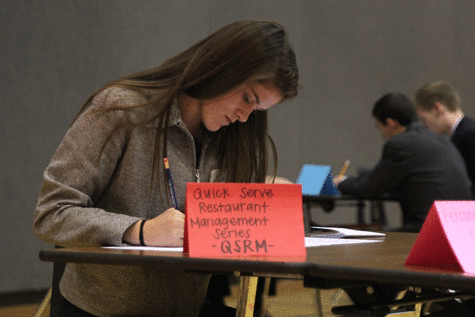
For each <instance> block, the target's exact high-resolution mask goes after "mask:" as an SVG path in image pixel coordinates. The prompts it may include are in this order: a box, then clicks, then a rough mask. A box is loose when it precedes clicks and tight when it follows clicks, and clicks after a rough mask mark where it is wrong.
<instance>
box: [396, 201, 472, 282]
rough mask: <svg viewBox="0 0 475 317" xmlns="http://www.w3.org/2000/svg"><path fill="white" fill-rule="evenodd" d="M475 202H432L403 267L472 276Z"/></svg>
mask: <svg viewBox="0 0 475 317" xmlns="http://www.w3.org/2000/svg"><path fill="white" fill-rule="evenodd" d="M474 248H475V201H435V202H434V204H433V205H432V207H431V209H430V211H429V214H428V215H427V218H426V220H425V221H424V224H423V226H422V229H421V231H420V232H419V235H418V236H417V238H416V241H415V242H414V245H413V246H412V249H411V252H410V253H409V256H408V257H407V259H406V263H405V264H406V265H413V266H422V267H431V268H437V269H442V270H447V271H455V272H466V273H475V252H474Z"/></svg>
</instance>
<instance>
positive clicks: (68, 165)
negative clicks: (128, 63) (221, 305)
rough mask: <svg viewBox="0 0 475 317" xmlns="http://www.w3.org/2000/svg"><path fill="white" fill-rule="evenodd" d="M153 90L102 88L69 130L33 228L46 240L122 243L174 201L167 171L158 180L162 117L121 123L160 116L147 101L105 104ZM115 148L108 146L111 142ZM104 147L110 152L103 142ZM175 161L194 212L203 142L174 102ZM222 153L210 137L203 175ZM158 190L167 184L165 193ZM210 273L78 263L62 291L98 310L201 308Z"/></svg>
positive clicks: (174, 312)
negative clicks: (190, 190) (198, 145)
mask: <svg viewBox="0 0 475 317" xmlns="http://www.w3.org/2000/svg"><path fill="white" fill-rule="evenodd" d="M144 98H145V97H143V96H141V95H139V94H138V93H136V92H132V91H129V90H125V89H121V88H109V89H107V90H106V91H104V92H102V93H100V94H99V95H98V96H96V97H95V98H94V100H93V102H92V104H91V105H90V107H89V108H88V109H87V111H86V112H84V113H83V114H81V115H80V116H79V117H78V119H77V120H76V121H75V122H74V124H73V125H72V126H71V127H70V129H69V130H68V131H67V133H66V135H65V137H64V139H63V141H62V142H61V144H60V145H59V147H58V149H57V151H56V153H55V154H54V156H53V158H52V160H51V162H50V164H49V166H48V167H47V169H46V171H45V173H44V179H43V185H42V187H41V191H40V195H39V200H38V205H37V207H36V211H35V214H34V226H33V229H34V231H35V233H36V235H37V236H38V237H39V238H41V239H43V240H44V241H46V242H48V243H51V244H53V245H60V246H68V247H71V246H107V245H120V244H121V243H122V236H123V234H124V232H125V231H126V229H127V228H128V227H129V226H131V225H132V224H133V223H135V222H136V221H138V220H140V219H150V218H154V217H155V216H157V215H159V214H161V213H163V212H164V211H166V210H167V209H168V208H170V207H171V206H170V205H169V204H168V200H167V199H166V197H167V195H168V193H167V187H165V186H163V185H161V186H158V185H157V183H158V182H161V181H162V179H163V177H162V174H161V173H163V170H162V169H161V168H160V169H159V170H158V171H157V172H156V173H157V175H155V176H156V177H155V178H154V184H153V186H152V187H151V183H150V181H151V172H152V161H153V155H154V148H155V133H156V127H157V125H158V123H157V120H155V121H153V122H151V123H149V124H147V125H146V126H142V127H139V128H133V129H119V130H118V131H116V132H115V133H113V134H112V137H111V138H110V139H109V140H107V137H108V136H109V135H110V133H111V131H113V129H114V128H115V127H118V126H119V125H121V124H127V123H131V122H132V123H133V122H138V121H141V120H143V119H145V118H147V116H149V115H150V111H147V110H146V109H144V108H143V107H141V108H135V109H134V110H131V111H124V110H113V111H96V110H101V109H105V108H107V107H111V106H114V105H117V106H128V105H136V104H138V103H141V102H143V101H144V100H145V99H144ZM104 144H106V146H105V147H104V149H103V145H104ZM102 149H103V152H102V155H101V150H102ZM167 156H168V160H169V162H170V169H171V171H172V174H173V177H174V182H175V186H176V194H177V200H178V204H179V209H180V210H184V204H185V191H186V183H188V182H196V181H197V172H198V171H197V169H196V164H195V162H196V158H195V144H194V140H193V137H192V136H191V134H190V132H189V131H188V130H187V129H186V127H185V124H184V123H183V121H182V118H181V113H180V111H179V109H178V107H177V106H176V104H175V105H174V108H173V111H172V116H171V122H170V129H169V137H168V154H167ZM216 162H217V154H216V151H215V149H213V147H212V145H210V144H207V142H206V141H205V142H203V149H202V154H201V159H200V166H199V169H198V170H199V177H200V178H201V181H203V182H208V181H210V175H211V171H212V170H214V169H216V168H217V166H216V164H217V163H216ZM158 189H160V191H161V194H160V193H159V191H158ZM208 280H209V276H208V275H195V274H188V273H185V272H181V271H178V270H176V271H169V270H163V269H159V268H150V267H139V266H136V267H135V266H117V265H95V264H94V265H91V264H74V263H68V264H67V266H66V269H65V272H64V275H63V277H62V279H61V283H60V290H61V293H62V295H63V296H64V297H65V298H66V299H67V300H68V301H70V302H71V303H73V304H74V305H76V306H77V307H79V308H81V309H83V310H85V311H87V312H89V313H91V314H94V315H97V316H187V317H188V316H196V315H198V313H199V310H200V308H201V306H202V304H203V301H204V298H205V294H206V288H207V284H208Z"/></svg>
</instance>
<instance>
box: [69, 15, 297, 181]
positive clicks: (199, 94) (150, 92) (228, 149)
mask: <svg viewBox="0 0 475 317" xmlns="http://www.w3.org/2000/svg"><path fill="white" fill-rule="evenodd" d="M256 77H260V78H265V79H266V80H267V81H270V82H271V83H272V84H273V85H274V86H275V87H276V88H278V89H279V90H280V92H281V93H282V96H283V100H285V99H289V98H292V97H294V96H296V95H297V92H298V90H297V87H298V68H297V64H296V58H295V53H294V51H293V48H292V47H291V45H290V43H289V41H288V38H287V34H286V32H285V30H284V28H283V27H282V26H281V25H280V24H279V23H276V22H269V21H258V20H245V21H238V22H234V23H231V24H229V25H227V26H225V27H223V28H221V29H219V30H218V31H216V32H215V33H213V34H211V35H209V36H208V37H206V38H205V39H203V40H201V41H199V42H198V43H196V44H195V45H193V46H192V47H190V48H188V49H187V50H185V51H183V52H182V53H180V54H178V55H176V56H174V57H172V58H170V59H168V60H166V61H165V62H164V63H163V64H161V65H160V66H158V67H156V68H153V69H149V70H145V71H142V72H139V73H136V74H132V75H129V76H125V77H122V78H119V79H117V80H115V81H113V82H111V83H109V84H107V85H106V86H104V87H102V88H101V89H99V90H98V91H96V92H95V93H94V94H92V95H91V96H90V97H89V99H88V100H87V101H86V103H85V104H84V106H83V107H82V108H81V110H80V112H79V114H80V113H82V112H83V111H84V110H85V109H87V107H88V106H89V104H90V103H91V101H92V99H93V98H94V97H95V96H96V95H97V94H98V93H99V92H101V91H103V90H104V89H107V88H109V87H112V86H116V87H122V88H126V89H132V90H135V91H138V92H140V93H141V94H143V95H145V96H146V97H147V102H146V103H144V104H140V105H135V106H134V108H135V107H145V106H149V107H150V108H151V109H154V112H155V113H154V114H153V115H151V116H150V117H149V120H147V122H150V121H153V120H156V119H158V121H159V125H158V128H157V132H156V144H155V155H154V163H153V167H152V180H153V177H154V174H155V171H156V170H157V168H160V165H159V164H160V163H161V162H162V159H163V157H165V156H166V154H167V142H166V140H167V139H168V130H167V127H168V124H169V121H170V112H171V108H172V104H173V102H174V100H175V99H176V97H177V95H178V94H179V93H182V92H183V93H186V94H188V95H189V96H191V97H193V98H196V99H201V100H203V99H211V98H215V97H218V96H220V95H223V94H225V93H226V92H228V91H229V90H231V89H233V88H235V87H237V86H238V85H241V84H242V83H244V82H245V81H246V80H249V79H252V78H256ZM164 91H165V93H163V92H164ZM116 109H117V108H116ZM120 109H123V108H120ZM108 110H113V109H112V108H109V109H108ZM125 110H126V109H125ZM79 114H78V115H79ZM145 123H146V122H141V123H139V124H145ZM120 128H123V127H118V128H117V129H120ZM267 128H268V127H267V113H266V112H265V111H264V112H261V111H254V112H253V113H252V114H251V115H250V116H249V118H248V120H247V122H236V123H234V124H231V125H230V126H227V127H223V128H221V129H220V130H218V131H217V132H214V133H211V137H212V138H213V142H216V148H217V149H219V151H220V156H219V168H220V172H221V175H218V179H221V180H222V179H223V177H225V178H224V180H225V181H226V182H264V181H265V177H266V174H267V160H268V143H267V141H268V140H269V142H270V147H271V150H272V153H273V158H274V175H275V173H276V170H277V154H276V150H275V146H274V143H273V141H272V139H271V138H270V136H269V135H268V133H267ZM114 132H115V130H114V131H113V132H112V133H114ZM163 140H165V141H163ZM164 181H166V180H165V179H164Z"/></svg>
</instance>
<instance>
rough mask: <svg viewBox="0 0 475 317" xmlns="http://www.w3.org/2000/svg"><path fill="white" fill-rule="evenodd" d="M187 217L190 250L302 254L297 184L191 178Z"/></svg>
mask: <svg viewBox="0 0 475 317" xmlns="http://www.w3.org/2000/svg"><path fill="white" fill-rule="evenodd" d="M185 217H186V226H187V228H186V231H187V235H186V237H185V238H188V241H185V246H186V245H187V243H188V246H189V249H188V253H190V255H196V256H197V255H200V256H226V255H229V256H252V255H267V256H292V255H303V254H305V247H304V229H303V214H302V191H301V187H300V185H293V184H292V185H287V184H285V185H284V184H278V185H277V184H237V183H190V184H188V186H187V197H186V216H185ZM185 249H186V248H185ZM185 252H186V250H185Z"/></svg>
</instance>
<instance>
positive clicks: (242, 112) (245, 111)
mask: <svg viewBox="0 0 475 317" xmlns="http://www.w3.org/2000/svg"><path fill="white" fill-rule="evenodd" d="M253 110H254V106H253V105H243V106H242V107H240V108H239V109H238V110H237V111H236V115H237V118H238V120H239V121H241V122H246V121H247V119H248V118H249V115H250V114H251V112H252V111H253Z"/></svg>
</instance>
